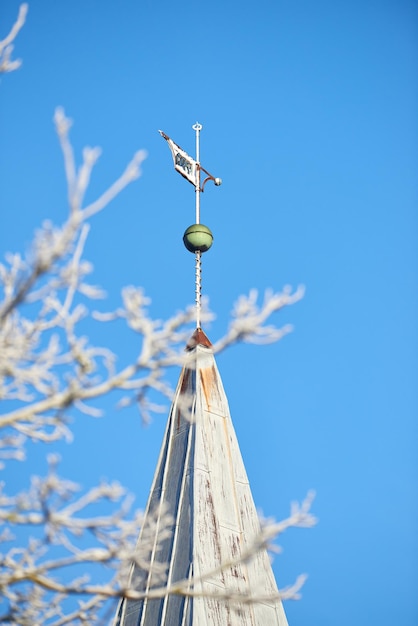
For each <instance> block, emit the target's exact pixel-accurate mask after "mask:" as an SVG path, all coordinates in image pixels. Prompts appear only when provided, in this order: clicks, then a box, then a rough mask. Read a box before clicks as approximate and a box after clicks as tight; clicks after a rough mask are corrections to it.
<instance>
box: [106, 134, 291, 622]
mask: <svg viewBox="0 0 418 626" xmlns="http://www.w3.org/2000/svg"><path fill="white" fill-rule="evenodd" d="M193 128H194V130H195V131H196V160H194V159H192V158H191V157H189V155H188V154H187V153H185V152H184V150H182V149H181V148H180V147H179V146H178V145H177V144H175V143H174V142H173V141H172V140H171V139H170V138H169V137H167V135H165V134H164V133H162V132H161V131H160V133H161V135H162V136H163V137H164V139H166V140H167V142H168V143H169V146H170V149H171V152H172V154H173V160H174V167H175V169H176V170H177V171H179V172H180V173H181V174H182V176H184V177H185V178H186V179H187V180H189V182H191V183H193V185H194V186H195V190H196V223H195V224H193V225H192V226H190V227H189V228H188V229H187V230H186V232H185V234H184V237H183V241H184V244H185V246H186V248H187V249H188V250H190V251H191V252H194V253H195V255H196V290H198V288H199V293H196V311H197V316H196V326H197V327H196V330H195V332H194V333H193V335H192V337H191V338H190V340H189V342H188V345H187V347H186V350H187V357H186V362H185V365H184V367H183V369H182V371H181V374H180V378H179V382H178V385H177V389H176V392H175V396H174V399H173V404H172V406H171V411H170V414H169V417H168V423H167V427H166V431H165V435H164V439H163V443H162V447H161V452H160V457H159V460H158V464H157V468H156V471H155V475H154V480H153V484H152V487H151V493H150V496H149V500H148V504H147V508H146V512H145V517H144V522H143V526H142V529H141V533H140V537H139V545H140V546H142V547H143V549H142V550H141V551H140V552H141V554H142V556H143V555H144V549H146V550H148V552H149V553H148V557H147V558H145V559H144V558H143V559H142V562H141V564H140V563H134V564H133V565H132V570H131V574H130V583H129V586H130V588H132V589H133V590H135V591H137V592H138V594H139V596H140V597H139V598H138V599H137V600H127V599H123V600H122V601H121V602H120V604H119V608H118V612H117V616H116V621H115V626H238V625H239V626H288V625H287V620H286V616H285V613H284V610H283V607H282V603H281V601H280V599H279V593H278V589H277V585H276V582H275V579H274V575H273V571H272V568H271V564H270V560H269V557H268V554H267V551H266V550H265V549H259V550H258V551H257V552H256V553H255V554H254V555H252V557H251V558H248V554H249V551H250V549H251V546H252V545H253V544H254V542H255V541H256V539H257V538H258V537H259V533H260V524H259V521H258V516H257V511H256V507H255V505H254V501H253V498H252V495H251V489H250V485H249V482H248V478H247V474H246V471H245V467H244V462H243V460H242V457H241V452H240V449H239V446H238V441H237V438H236V435H235V431H234V427H233V425H232V421H231V416H230V413H229V407H228V401H227V398H226V395H225V392H224V389H223V385H222V381H221V378H220V375H219V372H218V368H217V366H216V363H215V358H214V355H213V350H212V344H211V343H210V341H209V339H208V338H207V336H206V335H205V333H204V332H203V330H202V329H201V328H200V257H201V254H202V253H203V252H205V251H206V250H208V249H209V248H210V246H211V244H212V233H211V232H210V230H209V228H207V227H206V226H203V225H202V224H200V204H199V202H200V200H199V198H200V193H201V192H202V191H203V188H204V185H205V182H206V181H207V180H213V181H214V182H215V184H216V185H219V184H220V182H221V181H220V179H216V178H214V177H213V176H212V175H211V174H209V173H208V172H207V171H206V170H204V169H203V168H202V166H201V165H200V162H199V158H200V155H199V133H200V130H201V128H202V127H201V125H200V124H195V126H194V127H193ZM201 171H203V172H205V173H206V175H207V178H206V179H205V181H204V182H203V184H201V182H200V172H201ZM145 562H146V565H144V563H145ZM159 590H160V591H159ZM161 590H163V591H162V592H161ZM164 590H165V591H164ZM257 598H258V599H257ZM250 599H253V600H251V601H250Z"/></svg>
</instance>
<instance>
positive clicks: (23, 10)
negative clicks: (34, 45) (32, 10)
mask: <svg viewBox="0 0 418 626" xmlns="http://www.w3.org/2000/svg"><path fill="white" fill-rule="evenodd" d="M27 12H28V5H27V4H21V5H20V7H19V13H18V16H17V19H16V22H15V23H14V24H13V26H12V28H11V30H10V32H9V34H8V35H7V37H5V38H4V39H2V40H1V41H0V73H5V72H13V71H14V70H17V69H18V68H19V67H20V66H21V64H22V61H21V60H20V59H16V60H15V61H12V59H11V56H12V52H13V41H14V40H15V39H16V37H17V34H18V32H19V31H20V29H21V28H22V26H23V24H24V23H25V20H26V15H27Z"/></svg>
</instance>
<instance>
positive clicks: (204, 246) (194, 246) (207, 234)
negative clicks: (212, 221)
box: [183, 224, 213, 252]
mask: <svg viewBox="0 0 418 626" xmlns="http://www.w3.org/2000/svg"><path fill="white" fill-rule="evenodd" d="M183 243H184V245H185V246H186V248H187V249H188V250H189V252H206V251H207V250H209V248H210V247H211V245H212V243H213V235H212V233H211V231H210V229H209V228H208V227H207V226H204V225H203V224H192V225H191V226H189V228H188V229H187V230H186V232H185V233H184V235H183Z"/></svg>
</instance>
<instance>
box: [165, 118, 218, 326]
mask: <svg viewBox="0 0 418 626" xmlns="http://www.w3.org/2000/svg"><path fill="white" fill-rule="evenodd" d="M192 128H193V130H194V131H195V133H196V159H192V157H190V156H189V155H188V154H187V152H185V151H184V150H183V149H182V148H180V146H178V145H177V144H176V143H174V141H173V140H172V139H170V137H168V136H167V135H166V134H165V133H163V131H162V130H160V131H158V132H159V133H160V135H161V136H162V137H164V139H165V140H166V141H167V143H168V145H169V148H170V150H171V154H172V155H173V162H174V168H175V169H176V170H177V172H179V173H180V174H181V175H182V176H183V177H184V178H186V180H188V181H189V182H190V183H192V185H193V186H194V188H195V191H196V223H195V224H192V225H191V226H189V228H187V229H186V231H185V233H184V235H183V242H184V245H185V246H186V248H187V250H189V252H193V253H194V254H195V258H196V280H195V293H196V297H195V301H196V328H200V313H201V298H202V254H203V252H206V251H207V250H209V248H210V247H211V246H212V243H213V235H212V232H211V230H210V228H208V227H207V226H205V225H204V224H201V223H200V194H201V193H203V191H204V188H205V185H206V183H207V182H208V180H211V181H213V182H214V183H215V185H216V186H219V185H221V184H222V180H221V179H220V178H215V177H214V176H212V174H209V172H208V171H207V170H205V168H204V167H202V166H201V164H200V131H201V130H202V125H201V124H199V123H198V122H196V124H194V125H193V126H192ZM201 172H204V174H206V178H205V179H204V180H203V182H201Z"/></svg>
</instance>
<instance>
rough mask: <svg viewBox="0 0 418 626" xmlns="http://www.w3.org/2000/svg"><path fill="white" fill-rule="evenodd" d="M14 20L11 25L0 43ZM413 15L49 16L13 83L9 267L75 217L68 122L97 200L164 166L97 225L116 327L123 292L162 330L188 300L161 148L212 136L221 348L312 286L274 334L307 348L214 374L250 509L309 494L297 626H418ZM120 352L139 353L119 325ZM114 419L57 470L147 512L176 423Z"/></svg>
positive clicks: (85, 438) (179, 202)
mask: <svg viewBox="0 0 418 626" xmlns="http://www.w3.org/2000/svg"><path fill="white" fill-rule="evenodd" d="M18 5H19V3H18V2H15V1H14V0H9V2H7V3H6V5H5V6H3V7H2V11H1V23H2V27H1V28H2V31H1V32H2V33H4V34H5V33H6V31H7V28H8V27H9V25H11V23H12V22H13V20H14V19H15V16H16V14H17V8H18ZM417 13H418V10H417V6H416V3H414V2H412V1H407V0H396V1H395V0H391V1H389V0H386V1H385V0H381V1H380V2H377V1H372V0H363V1H358V0H352V1H350V2H348V1H344V2H343V1H338V0H337V1H334V2H331V1H330V0H319V1H317V2H315V3H314V2H308V1H307V0H300V1H295V2H287V1H284V0H281V1H274V2H273V1H265V0H261V1H260V2H257V3H252V2H248V1H246V0H244V1H243V2H240V3H238V2H220V1H219V0H214V1H212V2H211V3H191V2H187V1H186V2H181V3H173V2H168V1H166V0H160V1H159V2H151V1H149V0H142V1H141V2H134V1H133V0H125V1H124V2H120V3H116V2H111V1H109V0H101V1H100V2H99V1H98V0H90V1H89V2H68V1H63V0H59V1H57V2H54V3H49V2H43V1H42V0H41V1H38V2H33V3H30V8H29V14H28V19H27V24H26V25H25V27H24V29H23V31H22V32H21V34H20V35H19V38H18V40H17V42H16V51H15V56H16V57H20V58H22V59H23V65H22V68H21V69H20V70H19V71H18V72H16V73H14V74H11V75H6V76H2V78H1V81H0V92H1V98H0V131H1V139H2V140H1V145H0V168H1V172H2V183H1V188H0V203H1V206H2V211H1V224H2V228H1V232H0V244H1V245H0V247H1V250H2V251H3V252H5V251H7V250H12V251H15V250H19V251H23V250H25V249H26V248H27V246H28V245H29V243H30V241H31V237H32V234H33V232H34V230H35V228H36V227H37V226H38V225H39V224H40V223H41V222H42V220H44V219H45V218H51V219H52V220H53V221H54V222H55V223H60V222H61V221H63V220H64V218H65V215H66V210H67V208H66V190H65V179H64V172H63V166H62V159H61V154H60V150H59V146H58V141H57V139H56V137H55V134H54V129H53V124H52V116H53V112H54V109H55V107H56V106H57V105H61V106H63V107H64V108H65V111H66V113H67V114H68V115H69V116H70V117H71V118H72V119H73V120H74V127H73V130H72V139H73V143H74V146H75V148H76V150H77V151H78V155H80V154H81V149H82V147H83V146H84V145H100V146H101V147H102V148H103V155H102V157H101V159H100V161H99V164H98V165H97V167H96V171H95V173H94V176H93V180H92V185H91V191H90V197H93V195H94V194H95V193H98V192H100V190H102V189H103V188H105V186H106V185H108V184H109V183H110V182H112V181H113V180H114V178H116V176H117V175H118V174H119V173H120V172H121V171H122V169H123V168H124V165H125V164H126V163H127V161H128V160H129V159H130V157H131V155H132V154H133V153H134V152H135V151H136V150H137V149H139V148H145V149H146V150H147V151H148V154H149V156H148V159H147V161H146V162H145V163H144V167H143V177H142V178H141V179H140V180H139V181H138V182H137V183H135V184H134V185H132V186H131V187H130V188H129V189H127V190H126V191H125V192H124V193H123V194H121V196H120V197H118V198H117V199H116V200H115V201H114V202H113V203H112V205H111V206H109V207H108V209H107V210H106V211H105V212H103V213H102V214H100V215H98V216H96V218H94V220H92V231H91V235H90V238H89V242H88V245H87V249H86V256H87V258H88V259H90V260H91V261H92V262H93V263H94V265H95V273H94V281H95V282H96V283H99V284H101V285H102V286H103V287H104V288H105V289H106V290H107V292H108V294H109V299H108V302H107V303H106V304H103V310H109V309H111V308H112V307H113V308H115V307H116V306H117V305H118V303H119V294H120V290H121V288H122V287H123V286H124V285H127V284H136V285H143V286H144V288H145V290H146V292H147V294H148V295H149V296H150V297H151V298H152V305H151V307H150V308H151V312H152V313H153V314H154V315H155V316H156V317H159V318H164V317H168V316H169V315H171V314H172V313H174V312H176V311H177V310H179V309H181V308H183V307H184V306H185V305H187V304H189V303H191V302H192V301H193V297H194V284H193V273H194V260H193V257H192V255H190V253H188V252H187V251H186V250H185V249H184V247H183V244H182V235H183V232H184V230H185V229H186V227H187V226H189V225H190V224H191V223H193V221H194V191H193V188H192V187H191V185H189V184H188V183H187V182H186V181H184V180H183V179H182V178H181V177H180V176H178V174H176V173H175V172H174V170H173V168H172V162H171V156H170V154H169V151H168V148H167V145H166V144H165V142H164V141H163V140H162V139H161V137H160V135H159V134H158V132H157V130H158V129H160V128H161V129H162V130H163V131H164V132H165V133H167V134H168V135H170V136H171V137H172V138H173V139H174V140H175V141H176V142H177V143H179V144H180V145H181V146H182V147H183V148H184V149H185V150H187V151H188V152H189V153H192V154H193V151H194V133H193V131H192V129H191V126H192V124H193V123H194V122H195V121H196V120H198V121H199V122H200V123H202V124H203V127H204V128H203V131H202V135H201V160H202V164H203V166H204V167H206V168H207V169H208V170H209V171H210V172H212V173H213V174H214V175H216V176H221V177H222V178H223V181H224V182H223V185H222V187H220V188H219V189H218V188H214V187H213V186H212V187H210V186H209V185H208V186H207V190H206V191H205V194H204V197H203V198H202V221H203V222H204V223H206V224H207V225H208V226H210V228H211V229H212V231H213V233H214V237H215V242H214V245H213V248H212V250H211V251H210V252H208V254H207V255H205V256H204V258H203V261H204V276H203V285H204V289H203V291H204V293H205V294H207V295H208V296H209V298H210V303H211V307H212V309H213V310H214V311H215V313H216V314H217V320H216V322H214V323H213V324H212V325H211V327H210V328H208V329H206V330H207V334H208V335H209V337H210V338H211V339H212V340H213V341H214V340H216V339H217V338H218V337H219V336H220V335H221V334H222V332H223V331H224V329H225V328H226V326H227V323H228V314H229V311H230V309H231V307H232V304H233V302H234V301H235V300H236V298H237V297H238V295H239V294H241V293H246V292H247V293H248V291H249V290H250V289H251V288H253V287H256V288H258V289H259V290H260V292H261V293H262V292H263V291H264V289H266V288H268V287H272V288H275V289H277V290H279V289H281V288H282V286H283V285H285V284H291V285H293V286H294V287H296V286H297V285H298V284H304V285H305V286H306V295H305V297H304V299H303V300H302V301H301V302H299V303H298V304H296V305H294V306H292V307H290V308H288V309H286V310H284V311H283V312H282V313H281V314H280V315H278V316H277V320H276V321H277V323H278V324H282V323H283V324H284V323H289V322H290V323H292V324H294V326H295V331H294V333H293V334H291V335H290V336H287V337H286V338H285V339H283V341H281V342H279V343H278V344H275V345H272V346H268V347H253V346H245V345H244V346H238V347H235V348H232V349H230V350H229V351H228V352H227V353H225V354H222V355H220V356H219V358H218V366H219V368H220V371H221V374H222V377H223V382H224V386H225V388H226V391H227V394H228V398H229V401H230V407H231V413H232V418H233V421H234V424H235V427H236V430H237V434H238V438H239V442H240V445H241V450H242V454H243V457H244V461H245V464H246V467H247V471H248V474H249V477H250V482H251V485H252V489H253V494H254V498H255V501H256V503H257V505H258V506H259V507H260V509H261V510H262V511H263V512H264V514H265V515H269V516H270V515H273V516H276V517H281V516H284V515H286V514H287V511H288V506H289V503H290V501H291V500H293V499H302V498H303V497H304V495H305V493H306V492H307V491H308V489H310V488H314V489H315V490H316V492H317V498H316V502H315V505H314V511H315V513H316V514H317V516H318V517H319V519H320V523H319V525H318V526H317V527H316V528H314V529H312V530H295V531H293V532H289V534H288V535H286V536H284V537H283V538H282V541H281V543H282V545H283V547H284V553H283V554H282V555H281V556H278V557H276V559H275V562H274V569H275V572H276V575H277V579H278V581H279V583H280V585H284V584H286V583H288V582H290V581H292V580H293V578H294V577H295V576H296V575H297V574H299V573H301V572H307V573H308V574H309V579H308V581H307V583H306V587H305V589H304V592H303V598H302V600H301V601H300V602H296V603H289V604H287V605H286V607H285V608H286V612H287V615H288V620H289V624H290V626H302V625H305V624H307V623H309V624H312V625H314V626H336V625H338V626H349V625H350V626H351V625H352V624H353V623H355V624H356V625H357V626H366V625H367V626H368V625H370V624H379V625H380V626H389V625H392V624H394V623H396V624H402V626H415V625H416V624H417V623H418V600H417V596H416V589H417V587H418V540H417V536H418V535H417V522H418V499H417V470H418V467H417V466H418V461H417V415H418V411H417V409H418V397H417V373H418V337H417V323H416V319H417V314H418V300H417V278H418V263H417V261H418V258H417V257H418V251H417V234H418V229H417V209H416V207H417V199H418V191H417V174H416V172H417V165H418V141H417V139H418V132H417V130H418V123H417V114H416V113H417V110H418V81H417V69H418V62H417V59H418V20H417V17H418V15H417ZM94 332H95V331H94ZM98 336H99V337H100V333H99V335H98ZM101 339H102V337H101ZM109 341H110V342H111V344H113V346H114V347H115V349H117V351H118V354H119V355H120V360H121V362H123V360H124V359H126V358H128V355H129V349H130V344H131V342H132V338H131V337H129V335H128V334H126V333H125V332H124V331H123V329H119V328H115V329H114V331H112V334H111V336H110V337H109ZM177 375H178V374H177V372H173V374H172V380H173V383H175V380H176V377H177ZM105 408H106V409H107V416H106V418H104V419H102V420H92V419H88V418H85V417H78V418H77V419H76V420H75V422H74V432H75V435H76V436H75V441H74V443H73V444H71V445H70V446H68V445H67V446H63V447H62V453H63V456H64V459H63V471H64V472H65V473H66V474H67V475H69V476H72V477H73V478H74V479H75V480H78V481H80V482H82V483H83V484H84V485H85V486H89V485H92V484H94V483H95V482H97V480H98V479H100V477H101V476H107V477H108V478H112V479H118V480H120V481H121V482H122V483H124V484H125V485H127V487H129V489H131V490H132V491H133V492H134V493H135V494H136V502H137V504H138V506H145V503H146V499H147V495H148V490H149V487H150V484H151V479H152V475H153V471H154V467H155V463H156V459H157V454H158V450H159V445H160V442H161V437H162V432H163V429H164V424H165V416H160V417H156V418H155V419H154V422H153V423H152V424H151V425H150V426H149V427H147V428H144V427H143V426H142V425H141V423H140V421H139V418H138V415H137V413H136V411H135V410H134V409H132V410H126V411H124V412H120V411H116V410H115V409H114V405H113V403H112V401H111V400H109V402H108V403H107V404H106V406H105ZM43 454H44V450H40V449H39V447H38V448H37V449H35V450H33V451H32V453H31V455H32V456H31V457H30V459H31V464H32V465H31V466H30V468H31V469H33V470H34V471H39V472H42V471H44V467H45V463H44V461H43V458H42V457H43ZM13 472H14V475H15V476H16V475H17V474H18V473H19V472H23V468H21V469H19V470H17V469H16V466H14V468H13ZM7 480H8V482H9V485H10V484H12V483H13V478H12V477H9V478H8V479H7Z"/></svg>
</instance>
